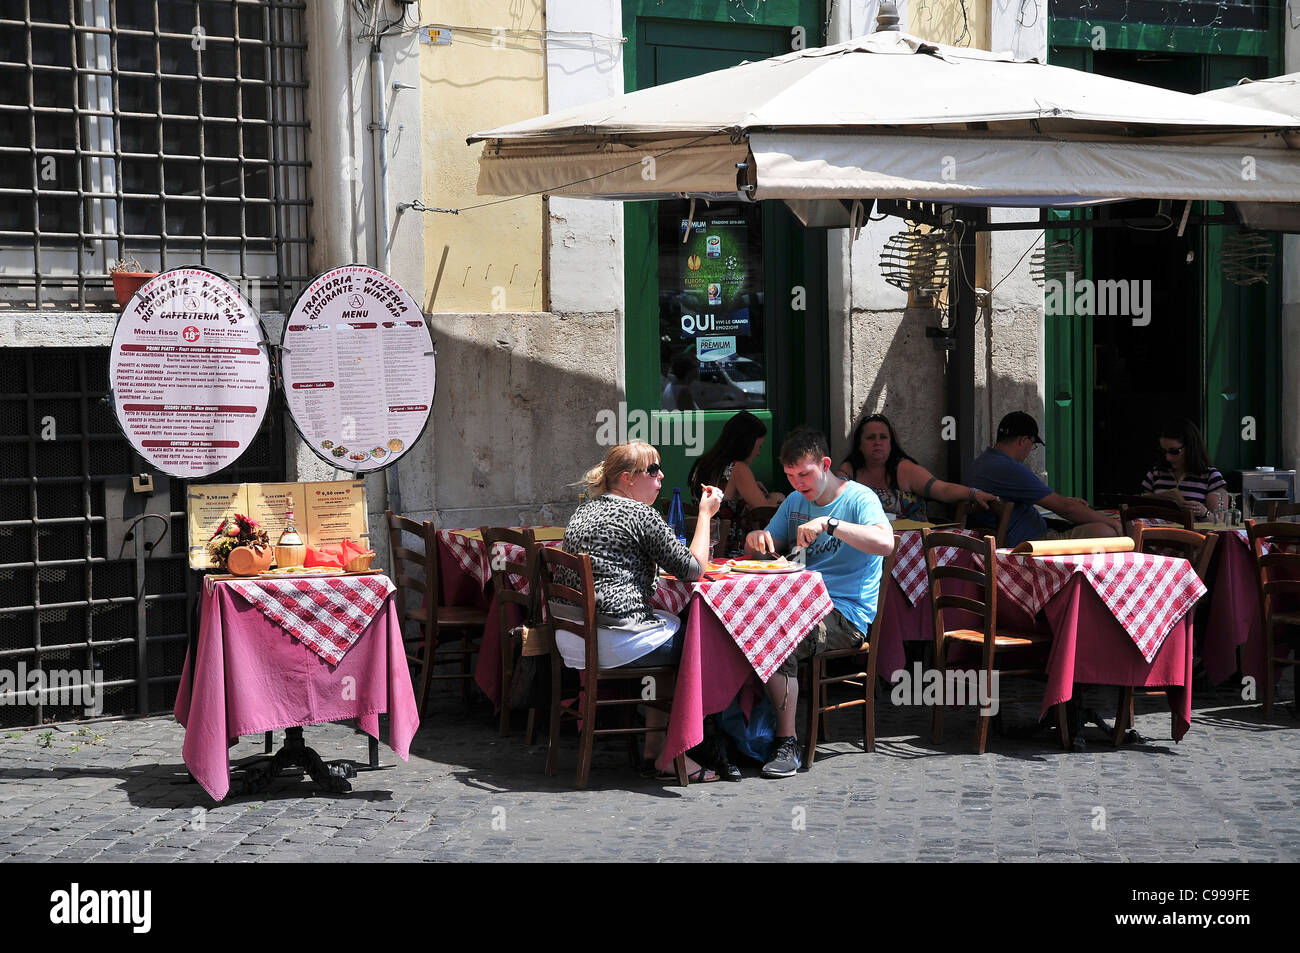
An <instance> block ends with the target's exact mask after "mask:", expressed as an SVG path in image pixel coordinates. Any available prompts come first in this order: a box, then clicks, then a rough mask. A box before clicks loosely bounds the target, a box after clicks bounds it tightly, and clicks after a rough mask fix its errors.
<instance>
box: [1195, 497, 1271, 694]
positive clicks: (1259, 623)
mask: <svg viewBox="0 0 1300 953" xmlns="http://www.w3.org/2000/svg"><path fill="white" fill-rule="evenodd" d="M1196 530H1197V532H1200V533H1211V532H1213V533H1218V534H1219V543H1218V546H1217V547H1216V548H1215V556H1214V561H1215V568H1214V570H1213V571H1212V574H1211V578H1210V611H1209V615H1208V617H1207V619H1206V624H1205V639H1204V641H1203V643H1202V646H1201V654H1202V657H1203V659H1204V662H1205V674H1206V675H1207V676H1208V677H1209V679H1210V683H1211V684H1213V685H1218V684H1220V683H1222V682H1224V681H1226V680H1227V679H1228V678H1229V677H1231V676H1232V674H1233V673H1234V672H1236V671H1237V669H1238V660H1237V649H1238V648H1240V649H1241V674H1242V675H1246V676H1249V677H1251V678H1253V679H1254V680H1255V684H1256V685H1257V686H1262V685H1263V682H1264V678H1265V677H1266V674H1265V673H1266V665H1265V658H1264V623H1263V607H1262V606H1261V605H1260V591H1259V569H1258V568H1257V567H1256V565H1255V556H1254V554H1253V553H1252V552H1251V551H1250V540H1249V538H1248V537H1247V535H1246V530H1245V529H1241V528H1238V527H1224V526H1220V525H1217V524H1213V523H1198V524H1197V525H1196ZM1261 690H1262V689H1261ZM1261 697H1262V696H1261Z"/></svg>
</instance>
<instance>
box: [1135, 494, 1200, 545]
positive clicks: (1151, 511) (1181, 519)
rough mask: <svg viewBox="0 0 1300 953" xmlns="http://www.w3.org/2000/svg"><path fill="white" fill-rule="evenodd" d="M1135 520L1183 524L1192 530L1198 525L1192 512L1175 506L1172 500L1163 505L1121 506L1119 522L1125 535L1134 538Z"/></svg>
mask: <svg viewBox="0 0 1300 953" xmlns="http://www.w3.org/2000/svg"><path fill="white" fill-rule="evenodd" d="M1135 520H1165V521H1166V522H1169V523H1181V524H1182V526H1183V529H1185V530H1192V529H1193V528H1194V527H1195V525H1196V518H1195V517H1194V516H1193V515H1192V511H1191V510H1190V509H1189V508H1188V507H1186V506H1177V505H1173V501H1172V500H1168V501H1165V502H1163V503H1159V504H1155V505H1149V504H1142V505H1139V506H1129V505H1128V504H1127V503H1121V504H1120V505H1119V521H1120V523H1121V524H1122V525H1123V527H1124V535H1125V536H1129V537H1132V538H1133V539H1135V540H1136V537H1134V536H1133V534H1134V532H1136V530H1135V529H1134V527H1133V523H1134V521H1135Z"/></svg>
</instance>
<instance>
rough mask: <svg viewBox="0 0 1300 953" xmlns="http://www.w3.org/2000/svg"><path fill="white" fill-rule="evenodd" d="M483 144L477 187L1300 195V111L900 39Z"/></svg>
mask: <svg viewBox="0 0 1300 953" xmlns="http://www.w3.org/2000/svg"><path fill="white" fill-rule="evenodd" d="M468 141H469V142H470V143H474V142H478V141H483V142H485V143H486V144H485V145H484V148H483V153H482V156H481V157H480V160H479V182H478V191H479V193H480V194H489V195H520V194H530V193H548V194H553V195H566V196H573V197H579V198H600V199H662V198H668V197H674V198H675V197H679V196H682V195H687V196H692V195H703V196H716V197H722V196H726V197H728V198H735V197H736V196H737V194H739V195H740V196H741V197H743V198H745V199H748V200H753V201H757V200H761V199H788V200H796V201H797V200H823V199H866V198H910V199H919V200H925V201H933V202H945V203H955V204H974V205H990V206H1031V207H1035V206H1053V205H1074V204H1087V203H1093V202H1103V201H1116V200H1120V199H1134V198H1157V199H1212V200H1219V201H1236V200H1241V201H1254V202H1295V201H1300V151H1297V150H1296V147H1297V146H1300V118H1297V116H1295V115H1289V114H1280V113H1276V112H1272V111H1269V110H1266V109H1257V108H1252V107H1250V106H1244V105H1239V104H1236V103H1231V102H1219V101H1215V100H1214V99H1211V98H1209V97H1204V96H1191V95H1187V94H1184V93H1177V92H1172V91H1169V90H1164V89H1159V88H1156V87H1151V86H1146V85H1143V84H1140V83H1131V82H1125V81H1123V80H1118V79H1111V78H1109V77H1105V76H1098V75H1095V74H1092V73H1085V72H1081V71H1078V70H1072V69H1066V68H1063V67H1056V66H1047V65H1043V64H1040V63H1038V62H1036V61H1032V60H1031V61H1018V60H1014V59H1012V58H1011V57H1010V56H1009V55H1003V54H994V53H987V52H984V51H981V50H970V49H960V48H956V47H949V46H941V45H938V44H933V43H927V42H924V41H922V40H919V39H917V38H915V37H912V36H908V35H906V34H901V33H897V32H882V33H875V34H872V35H870V36H866V37H861V38H858V39H855V40H850V41H849V42H846V43H840V44H837V45H834V46H829V47H822V48H818V49H808V50H799V51H796V52H793V53H788V54H786V55H783V56H777V57H773V58H771V59H767V60H762V61H759V62H755V63H744V64H741V65H739V66H735V67H732V68H730V69H726V70H719V71H717V72H714V73H709V74H706V75H702V76H697V77H693V78H691V79H685V80H681V81H680V82H676V83H668V84H665V85H663V86H656V87H653V88H650V89H645V90H639V91H637V92H633V93H627V94H625V95H622V96H616V97H613V98H611V99H606V100H603V101H601V102H596V103H591V104H589V105H586V106H582V107H579V108H576V109H570V110H565V111H562V112H557V113H551V114H548V115H545V116H541V117H538V118H536V119H529V120H526V121H523V122H518V123H513V124H511V125H507V126H501V127H499V128H496V129H490V130H486V131H484V132H479V133H475V134H474V135H472V136H470V137H469V140H468ZM1246 157H1249V158H1248V159H1247V158H1246ZM1246 166H1248V167H1249V173H1248V174H1243V168H1245V167H1246Z"/></svg>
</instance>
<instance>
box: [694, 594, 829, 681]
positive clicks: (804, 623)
mask: <svg viewBox="0 0 1300 953" xmlns="http://www.w3.org/2000/svg"><path fill="white" fill-rule="evenodd" d="M695 589H696V591H698V592H699V594H700V597H701V598H703V600H704V601H705V602H706V603H708V605H709V608H711V609H712V610H713V612H714V614H716V615H717V617H718V619H719V620H720V621H721V622H722V625H723V628H725V629H726V630H727V633H728V634H729V635H730V636H731V637H732V639H734V640H735V642H736V645H737V646H739V648H740V650H741V651H742V652H743V653H745V658H746V659H748V660H749V664H750V665H751V666H753V669H754V671H755V672H757V673H758V677H759V678H761V679H762V680H763V681H764V682H766V681H767V680H768V679H769V678H771V677H772V673H773V672H775V671H776V670H777V669H778V668H780V667H781V663H782V662H784V661H785V660H786V658H787V657H788V656H789V655H790V653H791V652H793V651H794V650H795V647H796V646H797V645H798V644H799V643H800V642H801V641H803V638H804V636H806V635H807V634H808V632H809V631H810V630H811V629H812V627H813V626H815V625H816V624H817V623H818V622H820V621H821V620H822V619H824V618H825V617H826V616H827V615H829V614H830V612H831V609H832V608H834V607H833V606H832V605H831V597H830V594H829V593H828V592H827V591H826V586H825V584H824V583H823V582H822V577H821V573H818V572H807V571H805V572H792V573H780V574H777V573H773V574H769V575H761V574H757V573H739V572H737V573H732V574H731V575H729V576H727V577H725V578H723V579H719V580H717V581H716V582H709V581H707V580H706V581H704V582H698V583H696V584H695Z"/></svg>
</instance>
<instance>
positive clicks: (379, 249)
mask: <svg viewBox="0 0 1300 953" xmlns="http://www.w3.org/2000/svg"><path fill="white" fill-rule="evenodd" d="M380 40H381V37H379V36H376V37H375V41H374V44H373V45H372V46H371V47H370V144H371V148H372V151H373V155H374V165H375V268H376V269H377V270H379V271H382V272H383V273H384V274H388V117H387V116H386V115H385V113H384V90H385V85H384V60H383V57H382V55H381V53H380V48H379V44H380ZM398 466H400V464H399V463H397V462H394V463H393V465H392V466H390V467H388V468H386V469H385V470H384V495H385V496H386V497H387V506H386V507H385V508H386V509H390V510H392V511H393V512H394V513H401V512H403V510H402V486H401V482H400V481H399V480H398V477H397V468H398Z"/></svg>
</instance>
